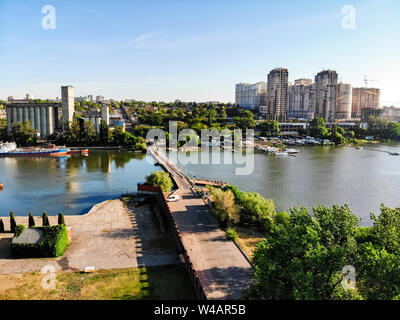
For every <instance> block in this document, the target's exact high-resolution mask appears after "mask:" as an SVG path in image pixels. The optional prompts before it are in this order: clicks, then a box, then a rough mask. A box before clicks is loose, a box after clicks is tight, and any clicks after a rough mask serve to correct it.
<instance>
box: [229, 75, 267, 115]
mask: <svg viewBox="0 0 400 320" xmlns="http://www.w3.org/2000/svg"><path fill="white" fill-rule="evenodd" d="M266 92H267V84H266V83H265V82H257V83H255V84H249V83H238V84H236V86H235V103H236V105H238V106H239V107H241V108H245V109H251V110H258V108H259V107H260V106H261V105H262V104H263V100H264V97H265V95H266Z"/></svg>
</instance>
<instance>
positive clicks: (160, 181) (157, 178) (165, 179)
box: [146, 171, 173, 192]
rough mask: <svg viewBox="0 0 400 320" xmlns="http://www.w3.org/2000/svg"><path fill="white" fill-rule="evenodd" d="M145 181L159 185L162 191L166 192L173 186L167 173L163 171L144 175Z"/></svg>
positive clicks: (155, 185)
mask: <svg viewBox="0 0 400 320" xmlns="http://www.w3.org/2000/svg"><path fill="white" fill-rule="evenodd" d="M146 183H147V184H149V185H152V186H154V187H160V188H161V191H162V192H168V191H170V190H171V189H172V187H173V183H172V180H171V177H170V175H169V173H167V172H164V171H155V172H153V173H152V174H150V175H149V176H147V177H146Z"/></svg>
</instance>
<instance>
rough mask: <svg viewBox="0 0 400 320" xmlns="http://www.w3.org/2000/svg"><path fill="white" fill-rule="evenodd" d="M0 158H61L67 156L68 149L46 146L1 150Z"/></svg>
mask: <svg viewBox="0 0 400 320" xmlns="http://www.w3.org/2000/svg"><path fill="white" fill-rule="evenodd" d="M1 150H2V151H3V152H0V157H62V156H66V155H67V154H68V151H69V149H67V148H66V147H56V146H55V145H52V144H50V145H47V146H45V147H26V148H15V149H11V150H8V149H7V148H4V149H3V148H2V149H1Z"/></svg>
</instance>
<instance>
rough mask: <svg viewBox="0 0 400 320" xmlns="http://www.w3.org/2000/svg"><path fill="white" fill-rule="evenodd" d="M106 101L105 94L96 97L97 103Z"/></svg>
mask: <svg viewBox="0 0 400 320" xmlns="http://www.w3.org/2000/svg"><path fill="white" fill-rule="evenodd" d="M103 101H104V97H103V96H97V97H96V103H101V102H103Z"/></svg>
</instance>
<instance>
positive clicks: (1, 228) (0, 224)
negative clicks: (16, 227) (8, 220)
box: [0, 219, 4, 233]
mask: <svg viewBox="0 0 400 320" xmlns="http://www.w3.org/2000/svg"><path fill="white" fill-rule="evenodd" d="M0 233H4V223H3V219H0Z"/></svg>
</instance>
